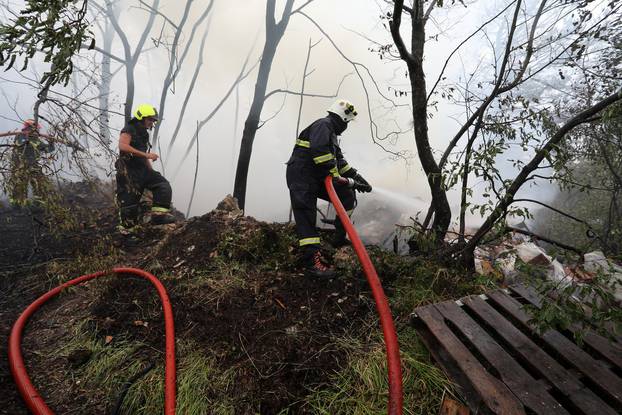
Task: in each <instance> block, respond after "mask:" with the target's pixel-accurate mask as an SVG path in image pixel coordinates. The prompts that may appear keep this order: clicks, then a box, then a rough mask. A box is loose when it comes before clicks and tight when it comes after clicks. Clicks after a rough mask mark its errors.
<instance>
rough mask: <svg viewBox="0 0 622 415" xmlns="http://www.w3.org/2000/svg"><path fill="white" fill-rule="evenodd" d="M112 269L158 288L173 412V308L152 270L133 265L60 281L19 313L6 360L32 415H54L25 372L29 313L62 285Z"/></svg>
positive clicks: (167, 402) (167, 408)
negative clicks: (24, 341)
mask: <svg viewBox="0 0 622 415" xmlns="http://www.w3.org/2000/svg"><path fill="white" fill-rule="evenodd" d="M111 273H115V274H117V275H119V274H130V275H134V276H137V277H141V278H144V279H146V280H149V281H150V282H151V283H152V284H153V285H154V286H155V288H156V289H157V290H158V295H159V296H160V300H161V301H162V310H163V311H164V321H165V332H166V367H165V386H164V414H165V415H175V326H174V323H173V309H172V308H171V302H170V300H169V298H168V294H167V293H166V289H165V288H164V286H163V285H162V283H161V282H160V281H159V280H158V279H157V278H156V277H154V276H153V275H152V274H150V273H148V272H146V271H143V270H140V269H135V268H114V269H112V270H111V271H101V272H96V273H95V274H90V275H83V276H81V277H78V278H76V279H73V280H71V281H67V282H66V283H64V284H61V285H59V286H58V287H56V288H54V289H53V290H51V291H49V292H47V293H46V294H44V295H42V296H41V297H39V298H38V299H37V300H36V301H35V302H33V303H32V304H30V305H29V306H28V308H26V310H24V312H23V313H22V314H21V315H20V316H19V318H18V319H17V321H16V322H15V324H14V325H13V329H12V330H11V336H10V337H9V364H10V367H11V373H12V374H13V378H14V379H15V383H16V384H17V389H18V390H19V393H20V394H21V395H22V398H23V399H24V401H25V402H26V406H27V407H28V409H29V410H30V411H31V412H32V413H33V414H34V415H53V412H52V410H51V409H50V408H49V407H48V406H47V405H46V404H45V402H44V401H43V398H41V396H39V393H38V392H37V389H35V387H34V386H33V384H32V382H31V381H30V378H29V377H28V373H26V366H25V365H24V359H23V357H22V351H21V340H22V333H23V331H24V327H25V326H26V323H27V322H28V319H29V318H30V316H32V314H33V313H34V312H35V311H36V310H37V309H38V308H39V307H41V305H43V304H44V303H45V302H46V301H48V300H49V299H50V298H52V297H54V296H55V295H57V294H58V293H60V292H61V291H63V290H64V289H65V288H67V287H70V286H73V285H78V284H81V283H83V282H86V281H89V280H92V279H94V278H98V277H103V276H106V275H109V274H111Z"/></svg>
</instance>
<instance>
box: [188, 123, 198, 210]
mask: <svg viewBox="0 0 622 415" xmlns="http://www.w3.org/2000/svg"><path fill="white" fill-rule="evenodd" d="M198 136H199V122H198V121H197V137H198ZM198 175H199V140H198V139H197V161H196V165H195V168H194V180H193V181H192V192H191V193H190V201H189V202H188V209H187V210H186V218H189V217H190V208H191V207H192V201H193V200H194V191H195V190H196V187H197V177H198Z"/></svg>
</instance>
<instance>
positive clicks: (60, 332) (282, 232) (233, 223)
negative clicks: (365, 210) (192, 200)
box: [0, 197, 372, 414]
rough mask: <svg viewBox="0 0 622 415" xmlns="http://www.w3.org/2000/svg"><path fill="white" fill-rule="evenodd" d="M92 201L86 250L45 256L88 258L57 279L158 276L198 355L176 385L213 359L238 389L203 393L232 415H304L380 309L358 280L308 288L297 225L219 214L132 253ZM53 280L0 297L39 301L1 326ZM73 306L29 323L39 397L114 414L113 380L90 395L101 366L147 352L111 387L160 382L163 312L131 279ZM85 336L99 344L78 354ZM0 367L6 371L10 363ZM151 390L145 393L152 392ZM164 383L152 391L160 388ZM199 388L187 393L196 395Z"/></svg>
mask: <svg viewBox="0 0 622 415" xmlns="http://www.w3.org/2000/svg"><path fill="white" fill-rule="evenodd" d="M92 200H93V199H89V198H88V197H85V198H82V197H77V198H74V200H73V202H72V203H75V204H77V205H79V206H81V207H85V208H84V210H83V211H84V212H89V211H90V212H91V214H92V215H94V216H93V217H92V218H91V220H90V221H89V222H85V225H84V226H82V228H81V229H80V231H79V232H77V233H76V235H78V236H77V240H79V241H82V242H83V243H82V244H78V245H80V247H79V248H78V247H73V248H72V246H73V245H71V244H67V243H62V244H59V245H58V246H57V245H55V244H51V245H50V246H49V248H50V249H56V247H58V248H59V251H55V252H54V255H74V256H79V255H82V256H81V257H80V258H81V259H80V261H81V262H80V261H75V262H74V263H71V264H67V267H66V268H62V267H60V268H62V270H60V271H59V267H58V265H57V266H56V267H57V268H56V271H59V272H60V273H61V275H65V277H63V278H62V279H67V278H69V277H75V276H77V275H79V272H81V271H82V270H83V269H84V270H88V271H94V270H95V269H93V267H97V266H108V265H107V264H108V263H110V265H123V266H136V267H142V268H145V269H147V270H149V271H151V272H153V273H154V274H155V275H156V276H158V278H160V279H161V280H162V281H163V283H164V284H165V286H166V287H167V290H168V291H169V295H170V297H171V301H172V304H173V310H174V314H175V324H176V338H177V342H178V344H182V345H190V346H184V347H179V348H178V354H177V356H178V365H179V366H180V370H181V375H180V376H181V377H182V378H183V376H184V372H183V370H184V368H185V367H187V366H188V362H187V358H188V357H187V356H188V354H189V353H199V355H200V356H204V357H206V358H209V359H211V360H210V361H212V362H214V366H215V369H214V370H215V371H216V372H217V373H227V374H228V375H227V376H230V382H228V383H226V386H223V388H222V390H218V389H215V390H214V391H212V392H210V393H207V392H206V393H207V395H209V396H212V395H213V396H217V395H223V394H225V395H226V396H227V398H226V400H230V402H229V404H228V405H229V408H230V410H232V411H233V413H261V414H276V413H279V411H282V410H284V409H286V408H289V410H290V413H304V409H303V408H302V407H301V406H300V404H299V402H300V401H301V400H302V398H304V396H305V395H306V394H308V393H309V388H311V387H313V386H317V385H321V384H322V383H324V382H326V379H327V376H328V375H329V374H332V373H333V372H334V371H335V370H337V369H338V367H339V365H340V363H341V362H342V361H343V359H344V357H345V355H344V352H343V351H342V350H341V349H340V348H339V347H336V346H335V341H336V339H337V338H339V337H340V336H343V335H345V334H349V333H352V334H354V333H356V332H360V331H362V330H367V328H366V327H362V322H363V318H364V317H365V316H367V315H368V314H369V313H370V312H371V310H372V305H371V302H370V300H369V295H368V293H365V292H362V291H363V290H366V289H367V287H366V283H365V281H364V279H359V278H353V277H352V274H351V273H349V272H347V271H344V273H343V274H344V275H342V276H341V277H340V278H336V279H334V280H331V281H316V280H313V279H309V278H307V277H305V276H304V275H303V274H302V273H301V269H300V267H299V266H298V264H297V261H296V238H295V235H294V230H293V227H292V226H291V225H284V224H267V223H262V222H258V221H256V220H255V219H253V218H251V217H244V216H241V215H240V214H239V212H237V211H236V210H235V209H224V210H215V211H213V212H210V213H208V214H206V215H204V216H201V217H197V218H192V219H190V220H188V221H186V222H181V223H179V224H176V225H172V226H163V227H155V228H151V229H149V228H147V229H146V230H145V231H143V232H142V234H141V237H142V240H143V242H144V243H143V244H141V245H139V246H136V247H132V248H126V247H124V246H123V245H122V244H121V243H120V242H119V240H118V239H117V236H115V234H114V220H113V216H112V213H113V212H112V211H110V212H107V211H106V210H105V209H104V211H102V210H100V209H95V208H94V207H93V206H89V205H90V203H91V201H92ZM102 203H103V202H102ZM84 205H86V206H84ZM99 207H100V208H101V205H100V206H99ZM108 208H111V207H110V206H109V207H108ZM94 212H100V213H98V214H95V213H94ZM21 226H22V227H23V226H25V224H24V223H22V225H21ZM96 241H97V242H96ZM102 241H103V242H102ZM84 242H86V244H91V245H90V246H88V245H86V244H85V243H84ZM121 242H122V241H121ZM96 244H97V248H96V249H97V251H98V252H97V254H98V256H99V255H101V253H102V252H106V256H105V258H107V260H102V259H101V258H99V259H98V260H100V261H101V265H100V264H93V263H90V262H89V253H88V252H87V251H88V249H87V248H90V249H92V248H93V247H94V246H95V245H96ZM45 248H48V246H47V245H46V246H45ZM43 251H45V249H43V247H42V252H43ZM93 253H94V252H91V253H90V255H92V254H93ZM48 254H49V253H48ZM352 256H353V254H352V252H351V251H350V250H349V248H348V249H345V250H343V251H341V253H340V255H339V257H342V258H345V260H343V261H342V265H344V264H345V265H344V266H350V265H351V264H353V261H352ZM31 259H32V258H31ZM90 259H91V260H94V259H95V256H92V257H90ZM111 262H114V263H111ZM49 271H50V270H49V268H48V269H45V268H44V269H40V270H38V271H37V273H35V274H33V275H31V276H29V277H28V278H27V279H25V280H23V281H22V282H23V284H22V283H19V284H17V285H15V284H13V285H11V286H10V287H9V285H10V284H6V283H5V284H3V285H2V286H0V288H2V289H3V291H4V290H5V289H6V290H7V291H10V293H7V292H6V291H5V292H3V295H4V294H5V293H7V294H10V295H20V294H21V290H25V289H26V286H28V287H29V290H30V291H29V292H30V293H31V295H28V296H25V297H24V298H25V300H24V301H19V302H16V303H12V304H8V303H5V304H4V306H6V307H7V308H8V309H9V311H8V312H6V313H4V314H3V316H2V317H3V320H4V321H14V320H15V318H16V317H17V314H18V312H19V311H21V308H23V306H25V305H26V304H27V303H26V301H31V300H32V299H34V297H35V296H36V295H40V294H42V293H43V292H45V291H46V290H47V289H49V286H50V285H55V283H51V282H50V276H49ZM85 272H86V271H85ZM15 276H16V274H12V275H11V277H15ZM22 276H23V274H22ZM59 278H60V277H59ZM5 282H6V279H5ZM72 295H77V299H76V298H74V299H73V300H72V299H70V296H69V295H68V296H67V297H66V298H65V297H64V296H62V297H61V298H60V299H57V300H54V301H53V303H52V304H50V305H49V306H46V307H45V308H44V309H42V310H41V311H40V312H39V313H38V314H37V316H36V317H35V319H34V320H35V321H33V322H32V324H31V326H30V329H29V331H28V335H27V336H26V338H25V340H24V349H26V350H28V351H29V352H27V353H26V359H27V361H28V363H29V370H30V372H31V373H33V374H35V375H33V378H35V382H34V383H35V384H36V385H37V387H38V388H40V391H41V393H42V395H43V396H45V397H46V399H51V401H50V404H51V405H53V408H55V409H56V410H57V411H58V412H62V413H81V414H89V413H93V414H94V413H102V412H103V411H109V410H110V409H111V407H112V406H113V404H114V403H115V399H116V394H117V393H118V389H119V388H118V387H115V386H114V385H116V383H115V384H114V385H112V386H110V385H108V386H110V388H108V386H102V385H104V384H105V382H106V381H105V380H101V382H103V383H102V385H99V384H97V383H89V382H95V381H94V380H93V378H94V377H93V376H92V375H88V376H87V373H91V372H89V370H91V369H92V368H93V367H94V366H96V365H99V364H105V363H106V362H103V363H102V360H103V358H102V356H103V355H104V354H105V353H111V352H113V351H114V350H115V348H118V349H117V350H120V348H121V347H122V346H123V345H125V344H139V345H141V346H140V347H138V348H137V349H140V350H139V351H138V352H137V351H136V350H135V349H132V350H133V351H132V352H131V353H129V352H128V354H127V355H126V356H125V357H124V359H123V362H125V363H123V364H120V363H116V365H117V366H111V367H107V368H106V370H107V371H108V372H110V373H111V375H110V376H109V377H111V376H114V374H115V373H116V372H118V376H119V377H121V378H122V379H121V380H119V381H115V382H117V383H119V382H124V381H127V379H128V378H129V377H130V376H129V375H128V374H127V373H126V372H124V370H125V369H124V368H126V366H129V363H127V362H129V361H136V362H138V363H139V365H142V366H146V365H147V363H150V362H155V363H157V365H158V368H159V369H157V370H161V367H162V353H163V350H164V338H163V334H164V327H163V321H162V314H161V306H160V304H159V301H158V299H157V296H156V295H154V290H153V289H152V287H151V286H150V285H149V284H148V283H147V282H145V281H142V280H134V279H125V278H123V279H122V278H110V279H106V280H102V281H100V282H97V283H95V282H94V283H90V284H89V286H88V287H81V288H78V289H76V294H72ZM22 303H24V304H22ZM8 330H9V327H8V324H7V325H6V326H4V325H3V326H2V333H1V336H2V337H3V338H5V339H6V335H7V334H8ZM89 333H90V334H89ZM87 334H89V335H92V336H93V339H94V342H91V343H88V342H87V343H85V344H74V343H76V341H77V340H76V339H79V338H82V337H84V336H86V335H87ZM3 342H4V339H3ZM64 342H66V343H67V344H65V343H64ZM133 342H134V343H133ZM4 344H6V343H5V342H4ZM100 348H101V349H100ZM31 351H32V352H31ZM0 358H2V359H3V361H5V358H4V356H0ZM195 360H196V359H195ZM143 363H144V364H143ZM132 367H134V366H132ZM3 371H4V367H3ZM128 373H129V372H128ZM132 373H134V372H132ZM154 373H155V371H154ZM81 376H85V378H84V379H83V378H82V377H81ZM154 376H156V375H154ZM75 379H78V381H75ZM80 379H83V381H82V382H81V381H80ZM149 379H150V378H149V377H147V378H145V379H144V380H143V381H140V382H145V383H147V384H148V382H149ZM157 379H159V378H157V377H156V380H155V382H156V383H157V382H159V381H160V380H157ZM2 380H3V382H7V383H8V381H9V377H8V376H7V375H6V374H5V375H3V377H2ZM76 382H77V383H76ZM140 382H139V383H140ZM196 382H198V380H197V381H195V382H192V381H191V382H189V383H190V388H192V387H193V386H192V385H193V383H196ZM106 385H107V384H106ZM100 386H101V387H100ZM195 387H197V388H198V387H199V386H198V385H196V386H195ZM107 388H108V389H107ZM3 389H9V391H8V392H9V393H8V394H3V395H5V396H6V398H3V400H7V401H6V402H2V403H3V407H4V408H8V409H3V410H9V412H7V413H12V414H16V413H23V412H24V411H23V409H21V408H23V406H22V404H20V402H19V400H18V399H17V398H16V394H15V391H14V390H13V389H14V388H13V387H12V386H10V387H9V386H6V387H3ZM136 389H140V387H139V386H137V387H136ZM152 389H153V387H152ZM131 393H132V392H130V395H131ZM196 393H201V392H196ZM126 400H128V401H130V402H129V403H128V402H126V406H125V407H124V408H125V411H126V412H125V413H136V412H135V411H136V409H135V408H136V406H132V405H134V404H135V402H134V401H132V399H131V398H127V399H126ZM221 400H222V396H221ZM144 404H145V403H144V402H142V404H141V403H140V402H139V403H136V405H139V406H140V405H144ZM76 410H77V411H78V412H74V411H76ZM1 412H2V411H0V413H1ZM141 413H145V412H141Z"/></svg>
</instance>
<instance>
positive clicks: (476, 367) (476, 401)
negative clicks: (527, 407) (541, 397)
mask: <svg viewBox="0 0 622 415" xmlns="http://www.w3.org/2000/svg"><path fill="white" fill-rule="evenodd" d="M416 313H417V317H418V320H419V321H420V322H421V323H423V324H424V325H425V330H427V331H428V333H426V332H425V330H421V328H420V329H419V331H420V332H421V333H422V335H423V338H424V339H425V338H426V337H427V334H429V335H430V336H431V337H432V339H429V340H434V341H436V342H437V343H436V344H428V348H429V350H430V352H431V353H432V354H433V355H434V356H435V357H436V358H437V359H438V360H439V363H441V364H442V365H443V367H444V368H445V369H446V370H449V371H450V372H453V373H455V370H452V366H455V367H456V368H457V369H458V370H459V371H460V374H463V375H466V377H464V376H453V378H454V379H455V380H456V381H457V382H458V384H459V385H460V386H461V387H462V388H465V389H467V390H472V391H473V392H474V394H471V395H467V396H466V398H467V400H468V401H469V405H470V406H471V409H472V410H473V412H475V413H477V414H480V413H491V411H492V413H494V414H506V415H525V411H524V409H523V405H521V403H520V402H519V401H518V399H517V398H516V396H514V394H512V392H511V391H510V390H509V389H508V388H507V386H505V385H504V384H503V383H502V382H500V381H499V380H498V379H496V378H495V377H494V376H492V375H491V374H490V373H488V372H487V371H486V369H485V368H484V366H482V364H481V363H480V362H479V361H478V360H477V358H475V356H473V355H472V354H471V352H469V350H468V349H467V348H466V347H465V346H464V345H463V344H462V342H461V341H460V340H459V339H458V338H457V337H456V336H455V335H454V334H453V333H452V331H451V329H450V328H449V327H447V325H446V324H445V321H444V319H443V316H442V315H441V314H440V313H439V312H438V310H437V309H436V308H434V306H433V305H430V306H425V307H420V308H418V309H417V310H416ZM445 350H446V351H447V353H444V352H445Z"/></svg>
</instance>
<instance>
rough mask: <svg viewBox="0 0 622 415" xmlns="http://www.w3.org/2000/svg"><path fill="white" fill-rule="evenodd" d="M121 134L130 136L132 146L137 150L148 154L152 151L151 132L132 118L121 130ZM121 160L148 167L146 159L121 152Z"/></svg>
mask: <svg viewBox="0 0 622 415" xmlns="http://www.w3.org/2000/svg"><path fill="white" fill-rule="evenodd" d="M121 133H122V134H123V133H126V134H129V135H130V136H131V137H132V139H131V141H130V145H131V146H132V147H134V148H135V149H136V150H139V151H142V152H143V153H147V152H149V151H150V150H151V144H150V143H149V131H147V129H146V128H145V126H144V124H143V123H142V122H141V121H139V120H137V119H136V118H132V119H131V120H130V121H129V122H128V123H127V124H126V125H125V127H123V129H122V130H121ZM120 158H121V160H123V161H126V162H129V163H130V164H133V165H139V164H140V165H146V162H145V159H144V158H142V157H135V156H134V155H133V154H131V153H126V152H123V151H122V152H121V157H120Z"/></svg>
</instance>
